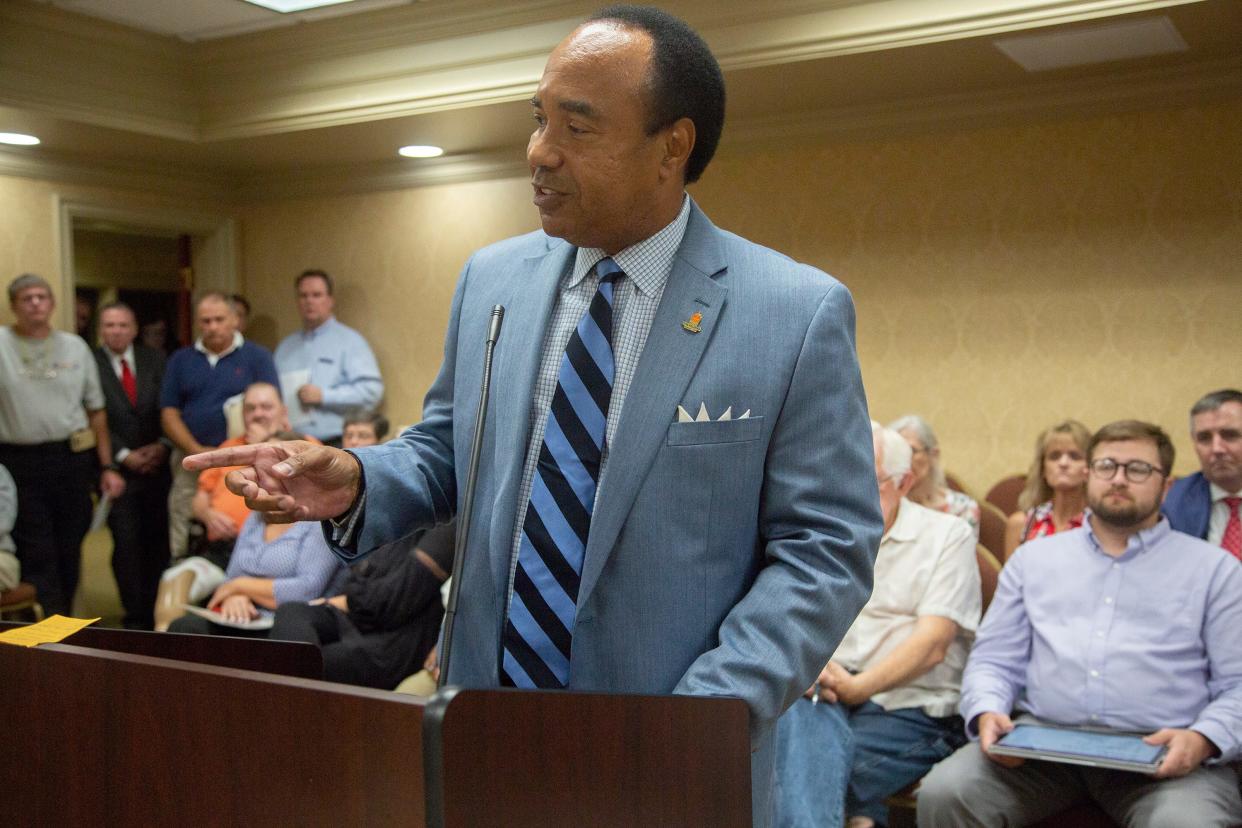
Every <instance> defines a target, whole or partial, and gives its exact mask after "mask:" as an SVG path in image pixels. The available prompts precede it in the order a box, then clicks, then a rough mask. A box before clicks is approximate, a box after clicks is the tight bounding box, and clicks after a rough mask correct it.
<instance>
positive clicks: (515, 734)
mask: <svg viewBox="0 0 1242 828" xmlns="http://www.w3.org/2000/svg"><path fill="white" fill-rule="evenodd" d="M747 717H748V713H747V710H746V706H745V704H743V703H742V702H741V701H739V700H737V699H701V698H689V697H684V696H621V695H596V694H577V693H531V692H524V691H513V690H467V691H461V692H459V693H457V694H456V695H455V696H452V697H451V698H450V700H448V701H447V703H442V702H440V700H439V699H433V700H432V701H431V702H429V703H428V708H427V718H426V721H425V722H424V728H425V732H426V734H427V737H428V741H429V742H430V743H434V740H435V737H436V735H437V732H438V734H439V735H440V737H441V740H442V744H441V747H440V752H439V754H438V756H437V752H436V748H435V746H434V744H429V748H430V750H429V751H428V753H427V755H426V761H427V764H428V768H429V769H431V770H432V771H433V774H432V778H433V780H437V779H438V778H442V779H443V780H444V783H443V816H444V825H445V826H450V828H458V827H459V826H462V827H464V826H476V825H506V826H531V827H532V828H535V826H538V827H539V828H549V827H550V826H582V825H592V826H613V825H615V826H634V825H659V826H682V825H686V826H689V825H711V826H721V827H722V828H726V827H727V826H746V825H750V821H751V797H750V743H749V737H748V731H747V723H748V720H747ZM437 758H439V759H440V760H441V761H442V768H441V771H440V775H439V777H437V774H436V773H435V772H434V771H435V768H434V767H433V763H435V761H436V759H437ZM429 796H434V793H433V792H432V791H431V790H430V786H429ZM429 812H430V813H431V814H433V815H434V814H435V812H436V807H435V803H434V802H433V803H430V804H429ZM432 824H434V821H433V822H432Z"/></svg>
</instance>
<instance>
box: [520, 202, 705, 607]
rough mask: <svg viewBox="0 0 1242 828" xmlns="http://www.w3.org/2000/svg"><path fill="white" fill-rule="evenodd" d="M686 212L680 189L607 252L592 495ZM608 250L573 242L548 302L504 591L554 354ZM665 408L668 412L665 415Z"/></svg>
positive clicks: (555, 368)
mask: <svg viewBox="0 0 1242 828" xmlns="http://www.w3.org/2000/svg"><path fill="white" fill-rule="evenodd" d="M689 219H690V197H689V196H683V197H682V204H681V212H680V213H678V214H677V218H675V219H673V221H672V223H670V224H668V225H667V226H666V227H665V228H664V229H663V230H661V231H660V232H658V233H656V234H655V235H654V236H652V237H650V238H648V239H645V240H644V241H641V242H639V243H638V244H635V245H633V246H631V247H627V248H625V249H624V250H622V251H621V252H620V253H618V254H617V255H615V256H613V257H612V260H613V261H614V262H616V263H617V266H618V267H620V268H621V270H622V271H624V273H625V278H624V279H622V280H621V281H620V282H618V283H617V294H616V297H615V299H614V300H613V317H612V318H613V325H612V350H613V358H614V359H615V361H616V376H615V378H614V380H613V385H612V400H611V402H610V403H609V404H608V423H607V428H606V435H607V439H606V440H605V443H604V453H603V458H602V459H601V461H600V473H599V486H598V487H596V489H595V502H596V503H599V495H600V492H602V491H604V488H605V487H606V486H607V485H608V484H607V480H608V476H607V472H608V446H609V444H610V443H611V442H612V438H613V435H614V434H616V431H617V422H618V421H619V420H620V419H621V408H622V406H623V405H624V404H625V395H626V392H627V391H629V388H630V382H632V381H633V379H634V371H635V369H636V368H637V367H638V359H639V357H641V356H642V353H643V346H644V345H645V344H646V343H647V334H648V333H649V332H650V331H651V322H652V320H653V319H655V314H656V309H657V308H658V307H659V306H660V297H661V296H663V295H664V285H665V283H666V282H667V281H668V274H669V273H670V272H671V271H672V269H673V257H674V256H675V255H676V254H677V248H678V247H680V246H681V240H682V237H683V236H685V234H686V222H687V221H689ZM607 255H608V254H607V253H605V252H604V251H603V250H600V249H599V248H597V247H580V248H578V255H577V257H576V258H575V260H574V266H573V269H572V270H570V271H569V272H568V273H566V274H565V276H564V277H562V279H561V283H560V286H559V288H558V290H559V294H558V296H557V300H556V307H555V308H553V309H552V321H551V324H550V325H549V326H548V331H547V333H546V334H545V335H544V338H543V350H542V352H541V353H540V356H539V374H538V377H537V379H536V381H535V393H534V395H533V397H532V399H531V404H530V415H529V416H530V441H529V442H528V443H527V446H526V463H525V465H524V466H523V469H522V488H521V489H519V490H518V501H517V502H518V511H517V516H516V520H515V521H514V525H513V545H512V549H511V553H510V560H509V596H510V598H512V595H513V575H514V572H515V571H516V569H517V559H518V549H519V548H520V547H521V544H522V526H523V524H524V523H525V522H526V507H527V506H528V505H529V504H530V490H531V488H532V487H533V486H534V481H535V468H536V466H537V465H538V461H539V448H540V446H542V445H543V431H544V427H545V426H546V425H547V422H548V409H549V407H550V406H551V405H552V395H553V394H555V393H556V378H557V375H558V374H559V372H560V367H561V356H562V355H563V354H564V353H565V345H566V344H567V343H568V342H569V337H570V335H572V334H573V332H574V329H575V328H577V327H578V321H579V320H581V319H582V315H583V314H584V313H586V311H587V308H588V307H590V305H591V299H592V298H593V297H594V296H595V291H596V290H598V289H599V276H597V275H596V273H595V265H596V264H598V263H599V261H600V260H601V259H603V258H605V257H606V256H607ZM672 416H673V412H671V411H670V412H669V421H670V422H671V421H672Z"/></svg>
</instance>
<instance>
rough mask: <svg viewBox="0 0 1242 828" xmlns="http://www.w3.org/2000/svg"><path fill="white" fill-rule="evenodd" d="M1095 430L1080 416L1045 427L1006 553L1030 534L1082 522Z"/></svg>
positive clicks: (1007, 538) (1007, 534)
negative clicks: (1091, 444)
mask: <svg viewBox="0 0 1242 828" xmlns="http://www.w3.org/2000/svg"><path fill="white" fill-rule="evenodd" d="M1090 441H1091V433H1090V432H1089V431H1087V427H1086V426H1085V425H1083V424H1082V423H1080V422H1078V421H1077V420H1066V421H1065V422H1062V423H1057V424H1056V425H1054V426H1052V427H1051V428H1048V429H1045V430H1044V431H1043V432H1042V433H1041V434H1040V435H1039V438H1038V439H1037V440H1036V441H1035V459H1034V460H1033V461H1032V462H1031V469H1030V471H1029V472H1027V475H1026V488H1025V489H1023V490H1022V494H1020V495H1019V496H1018V507H1019V509H1020V511H1017V512H1014V513H1013V514H1012V515H1010V516H1009V525H1008V526H1006V527H1005V559H1006V560H1008V559H1009V556H1010V555H1012V554H1013V552H1014V550H1015V549H1017V548H1018V547H1019V546H1021V545H1022V544H1024V543H1026V542H1027V541H1029V540H1034V539H1035V538H1041V537H1043V536H1045V535H1052V534H1055V533H1057V532H1063V531H1065V530H1066V529H1076V528H1078V527H1079V526H1082V521H1083V516H1084V515H1083V512H1084V510H1085V509H1086V506H1087V444H1088V443H1089V442H1090Z"/></svg>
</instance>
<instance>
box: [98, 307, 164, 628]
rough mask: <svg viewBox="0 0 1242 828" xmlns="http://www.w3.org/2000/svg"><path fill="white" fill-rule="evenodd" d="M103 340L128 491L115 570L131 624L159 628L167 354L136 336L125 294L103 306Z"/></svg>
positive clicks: (118, 506)
mask: <svg viewBox="0 0 1242 828" xmlns="http://www.w3.org/2000/svg"><path fill="white" fill-rule="evenodd" d="M99 328H100V334H101V336H102V338H103V345H101V346H100V347H99V348H98V349H96V351H95V360H96V361H97V362H98V363H99V382H100V385H101V386H102V387H103V393H104V399H105V401H106V402H107V411H108V428H109V430H110V431H111V434H112V451H113V459H114V462H115V463H116V465H117V466H118V467H119V469H120V471H121V474H122V475H124V477H125V484H126V485H125V494H124V495H122V496H121V497H120V498H119V499H117V500H116V502H115V503H113V504H112V510H111V512H110V513H109V515H108V528H109V529H111V530H112V572H113V574H114V575H115V576H116V585H117V588H118V589H119V590H120V593H121V603H122V604H123V605H124V607H125V626H126V627H130V628H134V629H147V630H149V629H151V628H152V624H153V621H154V619H153V616H152V611H153V608H154V607H155V593H156V590H157V589H158V588H159V582H160V573H161V572H163V571H164V568H165V567H167V566H168V506H167V500H168V487H169V485H170V483H171V476H170V473H169V467H168V445H167V443H166V442H165V438H164V436H163V434H164V432H163V430H162V429H161V428H160V405H159V402H160V400H159V396H160V382H161V381H162V380H163V379H164V355H163V354H161V353H160V352H159V351H156V350H154V349H152V348H148V347H146V346H145V345H142V344H139V343H136V342H134V339H135V337H137V335H138V320H137V318H135V316H134V311H133V310H132V309H131V308H130V307H129V306H128V305H125V304H123V303H121V302H114V303H112V304H110V305H107V306H106V307H104V309H103V310H102V311H100V314H99Z"/></svg>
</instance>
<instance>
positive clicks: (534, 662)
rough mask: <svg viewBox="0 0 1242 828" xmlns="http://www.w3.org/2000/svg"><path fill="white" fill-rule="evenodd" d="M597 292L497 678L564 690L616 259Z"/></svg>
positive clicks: (543, 477)
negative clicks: (562, 688)
mask: <svg viewBox="0 0 1242 828" xmlns="http://www.w3.org/2000/svg"><path fill="white" fill-rule="evenodd" d="M595 272H596V274H598V276H599V280H600V281H599V289H598V290H597V291H596V292H595V296H594V297H593V298H592V299H591V306H590V307H589V308H588V309H587V312H586V313H585V314H584V315H583V317H582V319H581V321H579V322H578V327H577V328H576V329H575V330H574V332H573V334H572V335H571V336H570V337H569V343H568V344H567V345H566V346H565V353H564V354H563V355H562V356H561V363H560V370H559V372H558V373H557V378H556V392H555V393H554V394H553V395H552V405H551V406H550V409H549V411H548V422H547V426H546V427H545V428H544V435H543V444H542V445H541V446H540V447H539V460H538V463H537V466H536V471H535V477H534V481H533V483H532V486H531V493H530V503H529V504H527V506H526V519H525V521H524V522H523V524H522V540H521V545H520V546H519V548H518V560H517V571H516V573H515V575H514V580H513V595H512V597H511V599H510V603H509V617H508V620H507V621H506V622H505V629H504V634H503V636H502V639H501V643H502V649H503V652H502V653H501V663H500V681H501V683H502V684H504V685H506V686H509V687H527V688H532V687H539V688H560V687H564V686H565V685H566V684H567V683H568V681H569V653H570V644H571V642H572V640H573V632H574V619H575V617H576V616H577V611H578V606H577V603H578V583H579V580H580V578H581V575H582V561H583V558H584V556H585V554H586V545H587V536H588V534H589V532H590V529H591V512H592V510H593V509H594V508H595V489H596V487H597V486H598V484H599V469H600V461H601V459H602V457H603V451H604V436H605V430H606V427H607V423H608V404H609V402H610V401H611V399H612V383H613V377H614V375H615V365H614V362H613V353H612V306H613V291H614V288H615V284H616V281H617V279H619V278H620V277H621V276H623V275H624V274H623V273H622V272H621V269H620V268H619V267H617V264H616V262H614V261H613V260H612V259H603V260H601V261H600V262H599V264H597V265H596V266H595Z"/></svg>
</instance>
